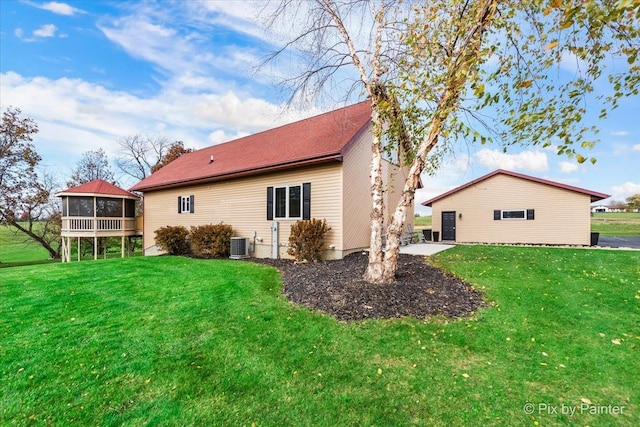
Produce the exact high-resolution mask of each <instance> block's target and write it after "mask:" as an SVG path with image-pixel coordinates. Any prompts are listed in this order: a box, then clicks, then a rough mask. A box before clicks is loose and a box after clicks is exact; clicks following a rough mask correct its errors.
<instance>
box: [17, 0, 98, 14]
mask: <svg viewBox="0 0 640 427" xmlns="http://www.w3.org/2000/svg"><path fill="white" fill-rule="evenodd" d="M29 4H31V5H32V6H35V7H37V8H39V9H44V10H48V11H49V12H53V13H55V14H58V15H65V16H73V15H75V14H76V13H86V12H85V11H83V10H82V9H78V8H75V7H73V6H70V5H68V4H66V3H59V2H56V1H51V2H49V3H29Z"/></svg>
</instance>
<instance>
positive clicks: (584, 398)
mask: <svg viewBox="0 0 640 427" xmlns="http://www.w3.org/2000/svg"><path fill="white" fill-rule="evenodd" d="M580 401H581V402H582V403H586V404H587V405H591V401H590V400H589V399H587V398H586V397H581V398H580Z"/></svg>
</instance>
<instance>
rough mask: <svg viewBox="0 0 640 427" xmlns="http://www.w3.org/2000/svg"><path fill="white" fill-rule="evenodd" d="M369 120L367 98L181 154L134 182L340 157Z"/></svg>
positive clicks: (200, 178)
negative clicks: (303, 118)
mask: <svg viewBox="0 0 640 427" xmlns="http://www.w3.org/2000/svg"><path fill="white" fill-rule="evenodd" d="M370 120H371V103H370V102H369V101H364V102H360V103H358V104H355V105H351V106H348V107H344V108H340V109H338V110H334V111H331V112H328V113H325V114H321V115H318V116H315V117H311V118H308V119H305V120H301V121H298V122H295V123H291V124H288V125H284V126H281V127H278V128H275V129H271V130H267V131H264V132H260V133H257V134H255V135H250V136H247V137H244V138H240V139H236V140H234V141H230V142H226V143H223V144H218V145H214V146H211V147H207V148H203V149H202V150H198V151H195V152H192V153H188V154H184V155H182V156H181V157H179V158H178V159H176V160H174V161H173V162H171V163H169V164H168V165H167V166H165V167H163V168H162V169H160V170H158V171H157V172H155V173H153V174H152V175H151V176H149V177H147V178H145V179H144V180H142V181H140V182H139V183H138V184H136V185H134V186H133V187H132V188H131V190H132V191H151V190H157V189H160V188H169V187H177V186H181V185H186V184H195V183H204V182H211V181H216V180H221V179H229V178H232V177H233V178H235V177H239V176H246V175H253V174H258V173H264V172H268V171H274V170H281V169H286V168H292V167H299V166H302V165H311V164H318V163H324V162H331V161H342V155H343V154H344V152H345V150H346V149H347V148H348V147H349V145H350V143H352V142H354V141H355V140H356V139H357V137H358V136H359V135H360V134H361V133H362V132H363V131H364V130H366V129H367V126H368V125H369V123H370Z"/></svg>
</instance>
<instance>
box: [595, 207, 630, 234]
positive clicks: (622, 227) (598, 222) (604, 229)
mask: <svg viewBox="0 0 640 427" xmlns="http://www.w3.org/2000/svg"><path fill="white" fill-rule="evenodd" d="M591 231H594V232H598V233H600V234H601V235H603V236H640V213H636V212H611V213H596V214H593V215H592V216H591Z"/></svg>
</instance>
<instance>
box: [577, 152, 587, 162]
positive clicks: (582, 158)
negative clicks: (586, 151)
mask: <svg viewBox="0 0 640 427" xmlns="http://www.w3.org/2000/svg"><path fill="white" fill-rule="evenodd" d="M576 160H577V161H578V163H580V164H582V163H584V162H585V160H587V159H585V158H584V156H583V155H581V154H577V155H576Z"/></svg>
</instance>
